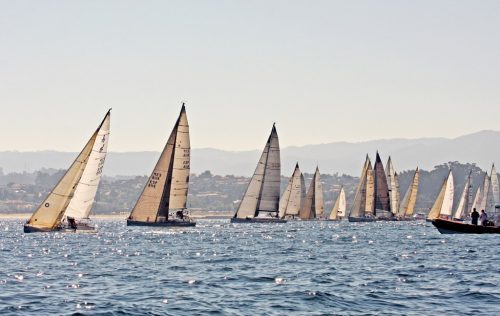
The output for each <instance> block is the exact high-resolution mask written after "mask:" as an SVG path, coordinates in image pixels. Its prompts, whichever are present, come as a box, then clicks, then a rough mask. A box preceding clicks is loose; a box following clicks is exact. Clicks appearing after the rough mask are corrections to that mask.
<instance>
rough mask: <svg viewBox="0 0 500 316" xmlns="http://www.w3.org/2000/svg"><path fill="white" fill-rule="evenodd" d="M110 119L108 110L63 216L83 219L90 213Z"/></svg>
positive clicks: (104, 156)
mask: <svg viewBox="0 0 500 316" xmlns="http://www.w3.org/2000/svg"><path fill="white" fill-rule="evenodd" d="M110 120H111V115H110V112H108V113H107V114H106V117H105V118H104V121H103V123H102V124H101V128H100V129H99V130H98V132H97V138H96V140H95V142H94V146H93V147H92V152H91V153H90V156H89V158H88V161H87V166H86V167H85V170H84V171H83V173H82V177H81V178H80V181H78V184H77V187H76V190H75V193H74V195H73V198H72V199H71V201H70V202H69V204H68V207H67V208H66V212H65V213H64V216H65V217H73V218H75V219H85V218H88V217H89V215H90V210H91V209H92V205H93V204H94V199H95V196H96V193H97V187H98V186H99V182H100V180H101V175H102V170H103V167H104V161H105V160H106V153H107V148H108V141H109V131H110Z"/></svg>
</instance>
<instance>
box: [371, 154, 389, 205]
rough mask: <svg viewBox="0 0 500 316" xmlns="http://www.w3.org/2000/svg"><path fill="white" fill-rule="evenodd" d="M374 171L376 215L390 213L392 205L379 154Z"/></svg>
mask: <svg viewBox="0 0 500 316" xmlns="http://www.w3.org/2000/svg"><path fill="white" fill-rule="evenodd" d="M373 169H374V183H375V214H376V213H377V211H387V212H390V211H391V204H390V198H389V187H388V185H387V178H386V176H385V171H384V166H383V164H382V160H381V159H380V155H379V153H378V152H377V156H376V160H375V165H374V166H373Z"/></svg>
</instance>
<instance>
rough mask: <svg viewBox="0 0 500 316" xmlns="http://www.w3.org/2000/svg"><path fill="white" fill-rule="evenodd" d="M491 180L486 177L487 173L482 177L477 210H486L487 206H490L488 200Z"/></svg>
mask: <svg viewBox="0 0 500 316" xmlns="http://www.w3.org/2000/svg"><path fill="white" fill-rule="evenodd" d="M490 184H491V179H490V177H489V176H488V173H486V174H485V175H484V181H483V189H482V196H481V203H480V205H479V210H485V211H487V210H488V206H489V204H490V199H491V193H490V190H491V185H490Z"/></svg>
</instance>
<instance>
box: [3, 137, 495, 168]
mask: <svg viewBox="0 0 500 316" xmlns="http://www.w3.org/2000/svg"><path fill="white" fill-rule="evenodd" d="M264 143H265V140H262V146H264ZM261 150H262V149H258V150H251V151H238V152H235V151H225V150H219V149H212V148H201V149H196V148H195V149H193V150H192V154H191V156H192V160H191V171H192V172H194V173H197V174H199V173H201V172H203V171H205V170H210V171H211V172H212V173H213V174H220V175H227V174H234V175H244V176H248V175H251V174H252V173H253V171H254V168H255V166H256V163H257V160H258V158H259V155H260V153H261ZM377 150H378V151H379V152H380V154H381V156H382V158H383V159H384V160H385V159H387V157H388V156H389V155H391V156H392V159H393V162H394V164H395V167H396V170H397V171H402V170H409V169H414V168H415V167H416V166H419V167H421V168H422V169H427V170H431V169H432V168H433V167H434V166H435V165H438V164H441V163H444V162H448V161H460V162H464V163H465V162H470V163H476V164H477V165H478V166H479V167H481V168H483V169H485V170H486V169H489V168H490V166H491V163H492V162H497V163H498V165H499V166H500V131H481V132H478V133H474V134H469V135H465V136H461V137H457V138H453V139H448V138H420V139H386V140H372V141H366V142H358V143H348V142H335V143H329V144H319V145H307V146H299V147H297V146H292V147H286V148H282V150H281V159H282V171H281V172H282V174H283V175H285V176H288V175H289V174H291V173H292V172H293V167H294V165H295V163H296V162H299V164H300V167H301V170H303V171H305V172H309V173H312V172H314V169H315V168H316V165H319V168H320V171H321V172H322V173H328V174H333V173H339V174H348V175H353V176H358V174H359V173H360V172H361V167H362V165H363V162H364V159H365V155H366V154H369V155H370V157H372V158H374V155H375V152H376V151H377ZM158 155H159V152H151V151H147V152H121V153H120V152H111V153H109V155H108V158H107V161H106V165H105V167H104V173H105V174H106V175H109V176H116V175H125V176H127V175H144V174H149V172H150V171H151V170H152V168H153V166H154V164H155V163H156V160H157V159H158ZM75 157H76V153H73V152H57V151H35V152H18V151H3V152H0V168H2V169H3V172H4V173H8V172H23V171H34V170H39V169H42V168H55V169H65V168H67V167H68V166H69V164H70V163H71V161H72V160H73V159H74V158H75Z"/></svg>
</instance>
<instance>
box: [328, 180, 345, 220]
mask: <svg viewBox="0 0 500 316" xmlns="http://www.w3.org/2000/svg"><path fill="white" fill-rule="evenodd" d="M345 210H346V198H345V191H344V187H342V188H340V193H339V195H338V197H337V200H336V201H335V205H333V209H332V212H331V213H330V220H337V219H339V218H342V217H345Z"/></svg>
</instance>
